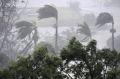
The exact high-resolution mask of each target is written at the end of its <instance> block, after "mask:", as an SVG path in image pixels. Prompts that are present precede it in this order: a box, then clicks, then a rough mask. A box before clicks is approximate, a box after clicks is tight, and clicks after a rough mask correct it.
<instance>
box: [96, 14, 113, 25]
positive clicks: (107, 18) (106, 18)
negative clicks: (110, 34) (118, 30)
mask: <svg viewBox="0 0 120 79" xmlns="http://www.w3.org/2000/svg"><path fill="white" fill-rule="evenodd" d="M106 23H112V24H113V23H114V20H113V16H112V15H111V14H109V13H106V12H103V13H100V14H99V16H98V17H97V22H96V25H98V26H99V27H100V26H103V25H105V24H106Z"/></svg>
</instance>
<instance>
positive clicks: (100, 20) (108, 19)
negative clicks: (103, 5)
mask: <svg viewBox="0 0 120 79" xmlns="http://www.w3.org/2000/svg"><path fill="white" fill-rule="evenodd" d="M107 23H111V24H112V29H111V30H110V32H111V33H112V49H113V50H114V33H115V29H114V19H113V16H112V15H111V14H110V13H107V12H103V13H100V14H99V16H98V17H97V22H96V25H98V26H99V27H101V26H103V25H105V24H107Z"/></svg>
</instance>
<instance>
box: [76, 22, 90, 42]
mask: <svg viewBox="0 0 120 79" xmlns="http://www.w3.org/2000/svg"><path fill="white" fill-rule="evenodd" d="M78 26H79V27H80V28H79V29H78V30H77V32H78V33H81V34H84V35H85V36H86V37H85V38H84V39H83V40H82V41H85V40H89V39H91V38H92V34H91V30H90V28H89V26H88V24H87V23H86V22H84V24H81V25H78Z"/></svg>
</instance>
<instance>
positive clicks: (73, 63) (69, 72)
mask: <svg viewBox="0 0 120 79" xmlns="http://www.w3.org/2000/svg"><path fill="white" fill-rule="evenodd" d="M96 44H97V43H96V41H95V40H92V41H91V42H90V43H88V45H86V46H85V45H83V44H81V43H80V42H79V41H77V40H76V38H73V39H72V40H70V42H69V45H68V46H66V47H65V48H63V49H62V51H61V54H60V57H57V56H51V55H49V54H48V53H49V52H48V50H47V48H46V47H40V48H38V49H36V50H35V51H34V52H33V54H31V55H29V56H27V57H19V58H18V60H17V62H15V63H13V64H12V65H11V66H10V67H9V68H8V69H4V70H1V71H0V79H117V77H118V76H119V75H120V71H119V63H120V54H119V53H118V52H116V51H111V50H109V49H101V50H98V49H97V48H96Z"/></svg>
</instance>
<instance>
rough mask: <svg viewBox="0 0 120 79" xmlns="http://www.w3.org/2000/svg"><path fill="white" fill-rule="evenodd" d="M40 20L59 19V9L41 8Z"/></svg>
mask: <svg viewBox="0 0 120 79" xmlns="http://www.w3.org/2000/svg"><path fill="white" fill-rule="evenodd" d="M38 13H39V16H38V18H39V19H44V18H50V17H54V18H56V19H57V18H58V12H57V9H56V8H55V7H53V6H50V5H45V6H44V7H43V8H40V9H39V10H38Z"/></svg>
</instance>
